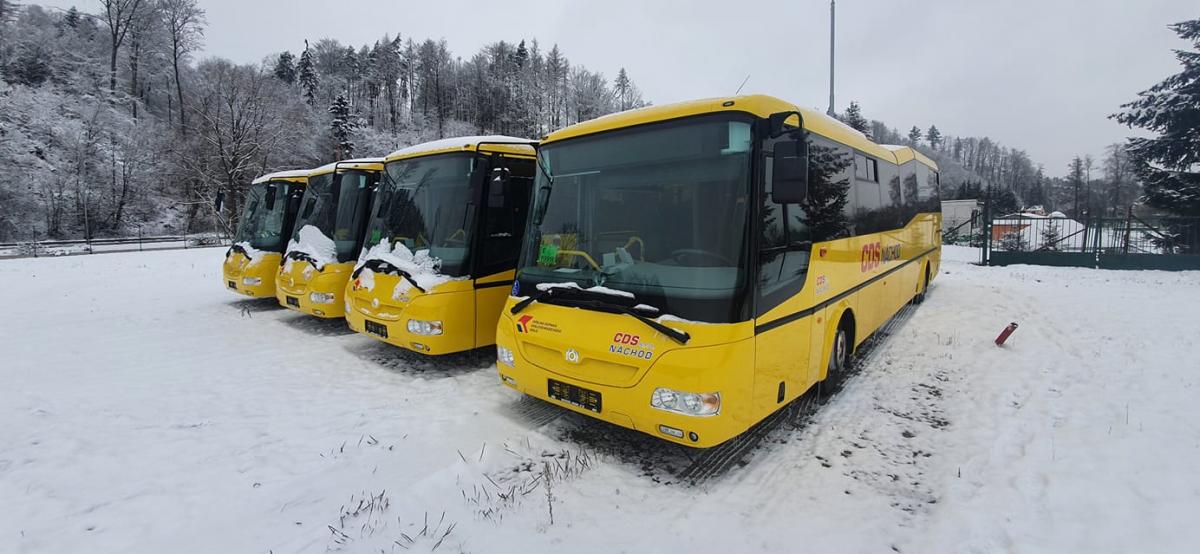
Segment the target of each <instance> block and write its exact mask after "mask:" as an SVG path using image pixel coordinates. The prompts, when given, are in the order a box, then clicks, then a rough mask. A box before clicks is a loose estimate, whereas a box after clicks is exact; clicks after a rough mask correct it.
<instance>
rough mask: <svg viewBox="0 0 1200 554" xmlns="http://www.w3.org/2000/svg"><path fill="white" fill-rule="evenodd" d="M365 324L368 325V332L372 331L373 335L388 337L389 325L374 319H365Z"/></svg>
mask: <svg viewBox="0 0 1200 554" xmlns="http://www.w3.org/2000/svg"><path fill="white" fill-rule="evenodd" d="M363 325H364V327H366V329H367V332H368V333H371V334H372V335H375V336H377V337H382V338H385V339H386V338H388V336H387V325H384V324H382V323H375V322H374V321H371V320H369V319H368V320H366V321H364V322H363Z"/></svg>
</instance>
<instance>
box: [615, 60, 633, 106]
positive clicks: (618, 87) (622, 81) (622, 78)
mask: <svg viewBox="0 0 1200 554" xmlns="http://www.w3.org/2000/svg"><path fill="white" fill-rule="evenodd" d="M629 87H630V83H629V74H628V73H625V68H624V67H622V68H621V70H620V71H618V72H617V80H616V81H614V82H613V90H614V91H615V92H616V93H617V109H618V110H621V111H625V110H628V109H629Z"/></svg>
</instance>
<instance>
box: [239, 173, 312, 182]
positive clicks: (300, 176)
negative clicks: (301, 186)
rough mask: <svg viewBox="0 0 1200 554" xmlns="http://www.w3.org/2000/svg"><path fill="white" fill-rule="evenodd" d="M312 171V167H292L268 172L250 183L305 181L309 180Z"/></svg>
mask: <svg viewBox="0 0 1200 554" xmlns="http://www.w3.org/2000/svg"><path fill="white" fill-rule="evenodd" d="M311 172H312V170H311V169H290V170H288V171H276V172H275V173H268V174H266V175H260V176H258V177H255V178H254V180H253V181H251V182H250V183H251V184H254V185H257V184H259V183H266V182H267V181H290V182H294V183H303V182H305V181H308V174H309V173H311Z"/></svg>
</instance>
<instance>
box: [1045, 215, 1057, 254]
mask: <svg viewBox="0 0 1200 554" xmlns="http://www.w3.org/2000/svg"><path fill="white" fill-rule="evenodd" d="M1045 223H1046V225H1045V226H1044V227H1042V236H1041V239H1042V245H1041V249H1042V250H1058V246H1059V244H1058V241H1059V239H1060V236H1059V231H1058V222H1057V221H1054V220H1053V219H1048V220H1046V221H1045Z"/></svg>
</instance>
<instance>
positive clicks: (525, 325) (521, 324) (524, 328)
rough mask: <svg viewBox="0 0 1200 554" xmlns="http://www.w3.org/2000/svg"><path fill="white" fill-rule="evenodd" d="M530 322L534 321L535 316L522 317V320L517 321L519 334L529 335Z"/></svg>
mask: <svg viewBox="0 0 1200 554" xmlns="http://www.w3.org/2000/svg"><path fill="white" fill-rule="evenodd" d="M530 321H533V316H531V315H526V316H521V319H518V320H517V332H518V333H528V332H529V322H530Z"/></svg>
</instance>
